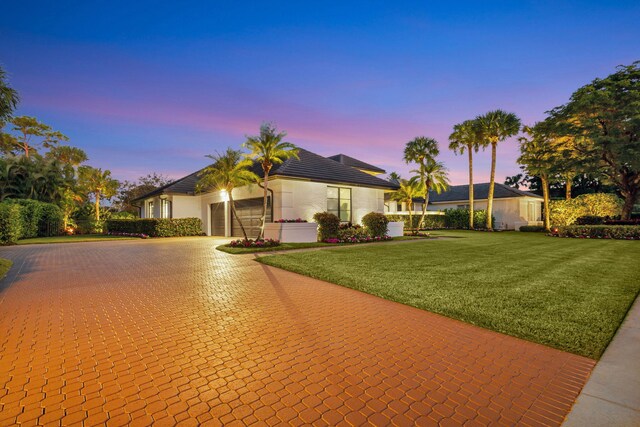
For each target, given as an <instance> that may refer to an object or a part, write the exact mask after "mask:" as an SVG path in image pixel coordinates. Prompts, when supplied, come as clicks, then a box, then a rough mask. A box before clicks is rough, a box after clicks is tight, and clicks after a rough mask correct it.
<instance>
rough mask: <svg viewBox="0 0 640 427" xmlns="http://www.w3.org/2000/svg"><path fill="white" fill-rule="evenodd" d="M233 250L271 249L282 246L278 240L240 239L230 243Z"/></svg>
mask: <svg viewBox="0 0 640 427" xmlns="http://www.w3.org/2000/svg"><path fill="white" fill-rule="evenodd" d="M229 246H230V247H232V248H271V247H273V246H280V240H276V239H255V240H253V239H238V240H233V241H231V242H230V243H229Z"/></svg>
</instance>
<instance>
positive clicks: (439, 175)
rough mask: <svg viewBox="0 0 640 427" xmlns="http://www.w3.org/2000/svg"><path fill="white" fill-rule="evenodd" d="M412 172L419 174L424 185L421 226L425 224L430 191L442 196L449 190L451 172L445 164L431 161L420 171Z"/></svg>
mask: <svg viewBox="0 0 640 427" xmlns="http://www.w3.org/2000/svg"><path fill="white" fill-rule="evenodd" d="M411 172H413V173H417V174H418V176H419V177H420V181H422V183H423V185H424V204H423V205H422V207H423V209H422V216H421V217H420V222H419V224H420V226H422V223H423V222H424V217H425V214H426V207H427V205H428V204H429V191H431V190H434V191H435V192H436V193H438V194H440V193H442V192H443V191H445V190H446V189H447V188H449V171H448V170H447V168H446V167H445V166H444V163H442V162H437V161H435V160H432V159H429V160H428V161H427V162H426V164H421V165H420V167H419V168H418V169H414V170H412V171H411Z"/></svg>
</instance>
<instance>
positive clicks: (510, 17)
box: [0, 1, 640, 183]
mask: <svg viewBox="0 0 640 427" xmlns="http://www.w3.org/2000/svg"><path fill="white" fill-rule="evenodd" d="M164 3H165V2H147V1H136V2H118V1H112V2H80V1H77V2H11V4H9V5H5V6H3V15H4V19H3V23H2V26H1V27H0V64H2V66H3V67H4V68H5V69H6V71H8V72H9V74H10V79H11V83H12V85H13V86H14V87H15V88H16V89H18V90H19V92H20V94H21V96H22V103H21V105H20V108H19V111H18V114H25V115H34V116H36V117H38V118H40V119H41V120H42V121H44V122H46V123H48V124H50V125H52V126H53V127H55V128H56V129H59V130H61V131H63V132H64V133H66V134H67V135H69V136H70V137H71V140H72V143H73V144H74V145H76V146H79V147H81V148H83V149H85V150H86V151H87V152H88V153H89V157H90V163H91V164H92V165H95V166H99V167H103V168H108V169H111V170H112V171H113V172H114V175H115V176H116V177H118V178H121V179H130V178H135V177H137V176H139V175H143V174H146V173H148V172H151V171H156V172H160V173H164V174H166V175H169V176H171V177H174V178H177V177H180V176H182V175H184V174H187V173H190V172H192V171H194V170H196V169H198V168H200V167H202V166H203V165H205V164H206V158H205V157H204V155H205V154H209V153H212V152H214V151H216V150H222V149H224V148H226V147H227V146H234V147H238V146H239V145H240V144H241V143H242V142H243V140H244V135H247V134H253V133H256V132H257V130H258V127H259V125H260V123H261V122H262V121H265V120H269V121H275V122H276V123H277V124H278V126H279V127H280V128H282V129H284V130H286V131H287V132H288V133H289V138H288V139H289V140H290V141H291V142H294V143H297V144H299V145H300V146H302V147H304V148H307V149H309V150H311V151H315V152H317V153H319V154H323V155H332V154H336V153H338V152H342V153H345V154H348V155H352V156H354V157H358V158H361V159H362V160H365V161H368V162H371V163H374V164H377V165H380V166H382V167H383V168H385V169H387V171H391V170H397V171H400V172H402V173H404V174H405V175H406V173H407V170H408V169H409V168H408V167H407V166H406V165H404V164H403V162H402V158H401V157H402V148H403V146H404V144H405V143H406V142H407V141H408V140H410V139H412V138H413V137H415V136H418V135H426V136H431V137H434V138H436V139H437V140H439V141H440V144H441V151H442V160H443V161H444V162H445V164H446V165H447V166H448V167H449V169H450V171H451V177H452V181H453V182H454V183H464V182H465V181H466V179H467V177H466V170H467V164H466V158H464V157H455V156H454V155H453V154H452V153H451V152H449V151H448V150H447V148H446V147H447V137H448V135H449V133H450V132H451V127H452V126H453V125H454V124H455V123H459V122H461V121H463V120H466V119H470V118H473V117H474V116H476V115H478V114H481V113H484V112H486V111H488V110H491V109H495V108H502V109H505V110H508V111H513V112H515V113H516V114H518V115H519V116H520V117H521V118H522V119H523V121H524V122H525V123H533V122H535V121H536V120H540V119H542V118H543V117H544V111H546V110H549V109H551V108H553V107H555V106H557V105H560V104H562V103H564V102H566V100H567V99H568V97H569V96H570V94H571V93H572V92H573V91H574V90H575V89H577V88H578V87H579V86H581V85H583V84H585V83H588V82H589V81H591V80H592V79H593V78H595V77H604V76H606V75H607V74H609V73H610V72H612V71H613V70H614V69H615V66H616V65H618V64H629V63H631V62H633V61H634V60H638V59H640V42H638V40H640V25H638V22H640V3H638V2H625V1H618V2H615V3H614V2H604V1H602V2H586V1H585V2H539V1H536V2H455V3H452V2H426V1H422V2H375V1H367V2H335V3H333V4H328V5H327V4H325V3H323V2H264V3H250V2H237V3H234V4H232V2H218V3H214V2H179V3H177V2H176V3H175V4H173V5H168V4H164ZM449 3H450V4H449ZM517 152H518V150H517V144H516V142H515V140H512V141H507V142H505V143H504V144H503V145H502V146H500V147H499V153H498V154H499V158H498V179H499V180H503V179H504V177H505V176H507V175H512V174H514V173H517V172H518V166H517V164H516V162H515V159H516V158H517ZM475 170H476V173H477V175H476V176H477V178H478V179H479V180H480V179H486V178H487V177H488V172H489V153H488V152H486V153H480V154H478V156H477V163H476V168H475Z"/></svg>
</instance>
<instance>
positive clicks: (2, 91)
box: [0, 67, 20, 129]
mask: <svg viewBox="0 0 640 427" xmlns="http://www.w3.org/2000/svg"><path fill="white" fill-rule="evenodd" d="M19 101H20V97H19V96H18V92H16V90H15V89H12V88H11V87H9V83H8V82H7V73H6V72H5V71H4V70H3V69H2V67H0V129H2V123H3V122H4V121H5V120H7V119H9V117H11V114H13V111H14V110H15V109H16V107H17V106H18V102H19Z"/></svg>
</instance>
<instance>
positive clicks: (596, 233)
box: [552, 225, 640, 240]
mask: <svg viewBox="0 0 640 427" xmlns="http://www.w3.org/2000/svg"><path fill="white" fill-rule="evenodd" d="M552 234H553V235H555V236H559V237H577V238H582V239H622V240H640V227H638V226H635V225H567V226H562V227H556V228H554V229H553V232H552Z"/></svg>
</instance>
